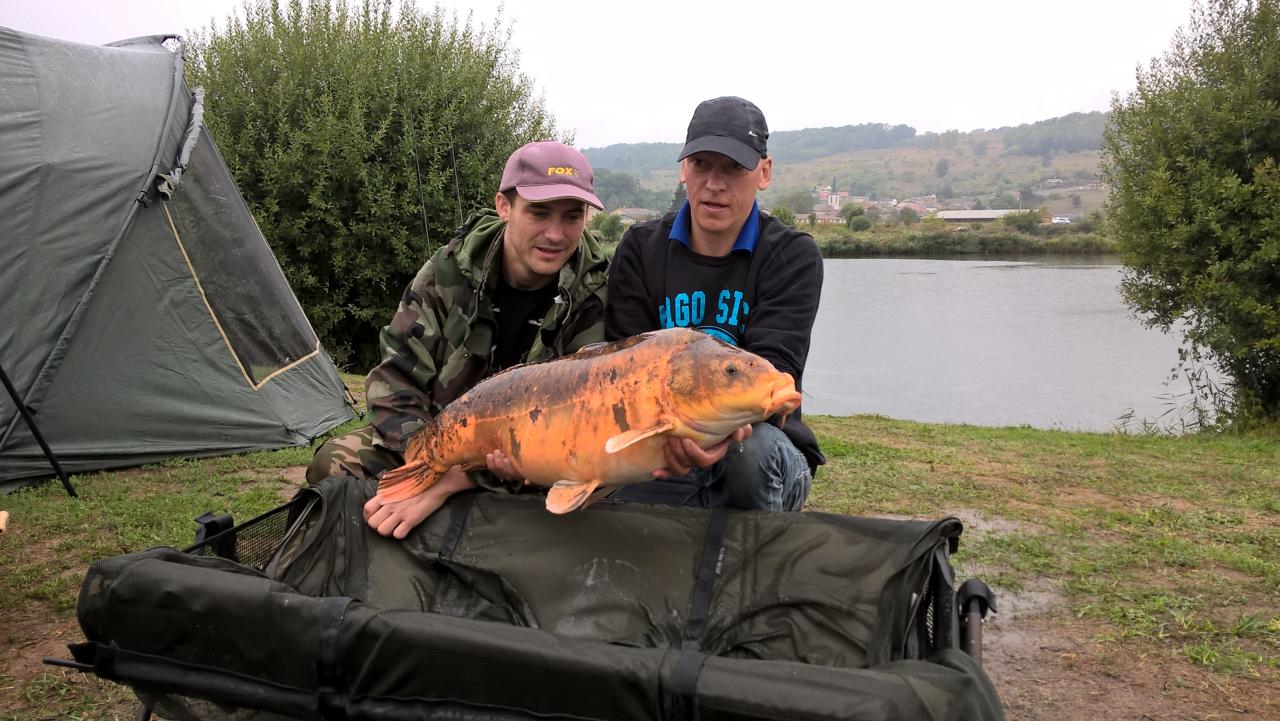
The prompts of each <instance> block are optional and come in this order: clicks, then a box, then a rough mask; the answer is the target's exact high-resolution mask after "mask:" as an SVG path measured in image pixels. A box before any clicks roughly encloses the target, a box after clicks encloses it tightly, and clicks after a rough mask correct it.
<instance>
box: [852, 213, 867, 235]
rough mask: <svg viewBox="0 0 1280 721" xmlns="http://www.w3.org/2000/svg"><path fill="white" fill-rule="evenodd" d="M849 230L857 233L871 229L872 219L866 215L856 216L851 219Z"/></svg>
mask: <svg viewBox="0 0 1280 721" xmlns="http://www.w3.org/2000/svg"><path fill="white" fill-rule="evenodd" d="M848 224H849V230H852V231H854V232H855V233H856V232H859V231H863V230H866V229H867V228H870V227H871V218H869V217H867V216H866V215H855V216H853V217H851V218H849V221H848Z"/></svg>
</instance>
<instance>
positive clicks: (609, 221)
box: [588, 213, 626, 243]
mask: <svg viewBox="0 0 1280 721" xmlns="http://www.w3.org/2000/svg"><path fill="white" fill-rule="evenodd" d="M588 225H590V226H591V229H592V230H594V231H595V232H596V234H597V235H599V236H600V239H601V240H603V241H605V242H606V243H617V242H618V241H619V240H622V233H623V231H625V230H626V226H624V225H623V224H622V218H621V217H620V216H617V215H614V214H613V213H596V214H595V215H593V216H591V222H590V223H588Z"/></svg>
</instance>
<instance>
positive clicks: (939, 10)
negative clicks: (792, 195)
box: [0, 0, 1191, 147]
mask: <svg viewBox="0 0 1280 721" xmlns="http://www.w3.org/2000/svg"><path fill="white" fill-rule="evenodd" d="M358 1H359V0H354V2H358ZM406 1H408V0H406ZM441 5H443V6H445V7H454V8H458V9H460V10H462V11H463V12H464V13H465V12H466V11H468V10H473V11H474V12H475V17H476V19H477V20H478V21H480V22H483V23H486V24H489V23H492V22H493V19H494V17H495V14H496V12H497V8H498V6H499V0H446V1H444V2H441ZM419 6H420V7H424V8H429V7H430V5H429V4H428V3H426V2H419ZM623 7H625V8H626V9H623ZM240 8H241V0H168V1H167V2H165V1H161V2H157V1H156V0H0V25H3V26H6V27H11V28H15V29H17V30H22V31H25V32H32V33H37V34H40V35H47V36H50V37H55V38H60V39H64V40H73V41H76V42H84V43H92V44H102V43H107V42H111V41H113V40H120V39H124V38H129V37H135V36H139V35H152V34H157V33H171V32H177V33H186V32H189V31H190V30H194V29H197V28H205V27H207V26H208V25H209V23H210V21H211V20H215V21H216V22H217V23H218V24H219V26H223V24H224V22H225V18H226V16H227V15H228V14H229V13H232V12H240ZM1190 8H1191V0H1070V1H1067V2H1056V3H1045V2H1036V1H1035V0H1030V1H1028V0H976V1H975V2H967V3H964V2H955V1H954V0H917V2H890V1H887V0H886V1H885V2H868V0H825V1H823V2H817V1H814V0H774V1H773V2H767V3H758V2H746V1H743V0H739V1H738V2H700V1H699V0H644V1H642V2H636V3H625V5H624V4H623V3H612V2H607V1H605V2H602V1H601V0H541V1H534V0H508V1H507V3H506V9H505V12H504V15H503V17H504V18H505V20H504V22H506V23H509V24H511V26H512V45H513V46H514V47H515V48H517V49H518V50H519V51H520V58H521V60H520V65H521V68H522V70H523V71H524V72H525V73H527V74H528V75H530V76H531V77H532V78H533V79H534V81H535V82H536V84H537V87H538V88H539V90H540V91H541V92H542V93H543V94H544V95H545V98H546V102H547V105H548V108H549V109H550V110H551V112H552V113H553V114H554V115H555V116H556V120H557V124H558V125H559V126H560V127H561V128H565V129H568V130H572V131H573V132H574V133H575V142H576V144H577V145H578V146H580V147H596V146H602V145H608V144H611V143H628V142H677V141H683V140H684V132H685V126H686V125H687V124H688V121H689V115H690V114H691V113H692V112H693V108H694V107H695V106H696V105H697V104H698V102H699V101H701V100H705V99H707V98H711V97H716V96H718V95H740V96H742V97H745V98H748V99H749V100H752V101H753V102H755V103H756V104H757V105H759V106H760V108H761V109H762V110H763V111H764V113H765V116H766V118H767V119H768V122H769V127H770V130H772V131H778V130H799V129H801V128H810V127H823V126H838V125H856V124H858V123H869V122H874V123H890V124H898V123H905V124H907V125H911V126H912V127H914V128H916V130H917V131H919V132H925V131H930V130H932V131H936V132H942V131H945V130H948V129H952V128H955V129H959V130H965V131H967V130H974V129H976V128H994V127H1000V126H1004V125H1018V124H1021V123H1030V122H1035V121H1037V120H1044V119H1046V118H1051V117H1055V116H1058V115H1065V114H1066V113H1070V112H1075V111H1089V110H1106V109H1107V108H1108V107H1109V103H1110V98H1111V94H1112V92H1113V91H1118V92H1120V93H1122V94H1124V93H1127V92H1129V91H1131V90H1132V89H1133V86H1134V71H1135V69H1136V67H1137V66H1138V65H1139V64H1142V65H1146V64H1147V63H1149V62H1150V60H1151V59H1152V58H1153V57H1155V56H1158V55H1160V54H1161V53H1163V52H1164V51H1165V50H1166V49H1167V48H1168V47H1169V43H1170V40H1171V39H1172V37H1173V34H1174V31H1175V30H1176V29H1177V28H1178V27H1179V26H1182V25H1185V24H1186V23H1187V21H1188V19H1189V17H1190Z"/></svg>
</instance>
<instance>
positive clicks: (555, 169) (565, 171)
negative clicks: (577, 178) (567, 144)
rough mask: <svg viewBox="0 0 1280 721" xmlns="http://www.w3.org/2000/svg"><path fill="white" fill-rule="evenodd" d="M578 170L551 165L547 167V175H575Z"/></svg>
mask: <svg viewBox="0 0 1280 721" xmlns="http://www.w3.org/2000/svg"><path fill="white" fill-rule="evenodd" d="M577 174H578V171H576V170H574V169H573V168H566V167H563V166H556V165H553V166H551V167H550V168H547V175H577Z"/></svg>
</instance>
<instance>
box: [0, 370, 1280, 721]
mask: <svg viewBox="0 0 1280 721" xmlns="http://www.w3.org/2000/svg"><path fill="white" fill-rule="evenodd" d="M347 380H348V382H349V383H354V382H356V381H357V379H354V378H351V377H348V378H347ZM808 420H809V421H810V423H811V425H812V426H813V428H814V430H815V431H816V432H817V433H818V434H819V437H820V439H821V441H822V446H823V448H824V450H825V451H826V453H827V455H828V457H829V459H830V462H829V464H828V465H827V466H825V467H824V468H823V469H822V470H821V471H820V473H819V475H818V477H817V480H816V482H815V485H814V488H813V493H812V495H811V497H810V508H811V509H813V510H821V511H829V512H837V513H847V514H859V515H901V516H918V517H938V516H940V515H946V514H951V513H956V514H961V515H962V516H964V517H965V518H976V519H981V522H980V523H978V522H974V523H967V525H968V526H969V528H968V530H967V532H966V535H965V537H964V539H963V541H962V544H961V548H960V552H959V553H958V554H957V556H956V558H955V561H956V564H957V566H958V568H959V571H960V577H961V578H963V577H966V576H968V575H980V576H981V577H983V578H984V579H985V580H987V581H988V582H989V583H993V585H995V586H996V590H997V594H1007V593H1014V592H1018V591H1020V590H1023V589H1027V588H1033V587H1037V586H1039V585H1043V584H1045V583H1049V584H1051V585H1052V586H1053V587H1054V588H1058V589H1061V598H1060V601H1061V603H1062V604H1063V606H1064V612H1070V614H1073V616H1074V617H1076V618H1080V619H1089V620H1090V621H1091V622H1093V623H1095V624H1096V625H1097V626H1098V627H1100V628H1102V629H1103V631H1102V638H1101V640H1102V642H1103V643H1107V644H1114V645H1115V646H1116V647H1118V648H1141V649H1142V653H1144V654H1147V655H1149V656H1154V657H1161V658H1165V659H1168V660H1170V662H1173V661H1177V662H1184V663H1190V664H1194V665H1195V666H1196V667H1199V668H1201V669H1202V670H1203V671H1204V672H1205V673H1209V674H1214V675H1216V676H1215V677H1218V678H1221V679H1223V680H1224V681H1225V682H1230V681H1231V679H1234V678H1242V679H1261V680H1263V681H1264V682H1267V683H1280V603H1278V602H1277V600H1276V599H1277V598H1280V442H1278V441H1277V439H1276V438H1275V437H1274V436H1271V435H1266V434H1255V435H1241V436H1233V435H1209V434H1203V435H1193V436H1183V437H1172V436H1160V435H1125V434H1097V433H1070V432H1062V431H1041V430H1033V429H1030V428H982V427H975V426H959V425H929V424H920V423H912V422H905V421H895V420H890V419H886V418H880V417H873V416H858V417H851V418H833V417H823V416H816V417H809V418H808ZM359 423H360V421H352V422H351V423H349V424H347V426H346V427H345V428H344V429H340V430H345V429H346V428H352V427H355V426H357V425H358V424H359ZM310 455H311V449H309V448H296V449H286V450H280V451H272V452H263V453H253V454H248V455H241V456H231V457H225V458H216V459H204V460H195V461H172V462H168V463H163V464H159V465H155V466H150V467H147V468H142V469H134V470H127V471H119V472H110V473H100V474H95V475H86V476H78V477H75V478H74V482H75V484H76V487H77V489H78V490H79V491H80V493H81V498H80V499H79V500H73V499H70V498H68V497H66V495H65V494H64V493H63V492H62V489H61V487H60V486H59V485H58V484H56V483H46V484H43V485H41V486H39V487H37V488H34V489H29V490H26V491H23V492H19V493H16V494H13V495H10V496H3V497H0V507H2V508H4V509H5V510H8V511H10V512H11V513H12V521H11V523H10V531H9V533H7V534H6V535H4V536H3V537H0V569H2V572H0V659H4V661H0V719H3V720H4V721H10V720H12V721H18V719H22V720H23V721H27V720H28V719H45V718H48V719H54V718H59V719H60V718H77V719H86V720H88V719H117V718H119V719H128V718H132V714H133V709H134V708H135V707H134V705H133V704H134V703H135V702H133V700H132V696H131V694H129V693H128V691H127V690H125V689H122V688H121V687H118V686H115V685H113V684H110V683H104V682H101V681H99V680H97V679H96V678H95V677H93V676H92V675H82V674H79V673H76V672H74V671H67V670H63V669H56V668H51V667H47V666H41V665H39V663H38V657H39V655H53V656H62V657H65V656H66V655H67V654H66V652H65V648H64V644H65V643H68V642H75V641H78V640H80V635H79V629H78V628H76V627H75V621H74V618H75V613H74V607H75V602H76V598H77V595H78V592H79V583H80V580H81V579H82V578H83V576H84V572H85V570H86V568H87V566H88V565H89V564H90V563H91V562H92V561H94V560H95V559H98V558H102V557H106V556H111V555H116V554H120V553H125V552H131V551H135V550H139V549H143V548H147V547H150V546H155V545H171V546H177V547H182V546H185V545H187V544H188V543H190V542H191V540H192V535H193V533H194V523H193V521H192V519H193V518H194V517H195V516H196V515H199V514H200V513H202V512H204V511H206V510H215V511H219V512H231V513H233V514H235V517H236V518H237V519H240V520H244V519H247V518H249V517H251V516H252V515H255V514H257V513H260V512H262V511H264V510H267V509H269V508H272V507H274V506H276V505H278V504H280V503H281V502H282V501H283V500H284V499H286V498H287V497H289V496H291V495H292V493H293V491H294V490H295V489H296V487H297V486H298V485H299V484H300V482H301V481H300V476H299V473H298V468H299V467H300V466H303V465H305V464H306V463H307V461H308V460H309V459H310Z"/></svg>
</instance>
